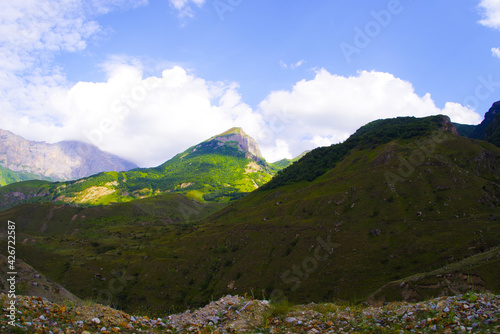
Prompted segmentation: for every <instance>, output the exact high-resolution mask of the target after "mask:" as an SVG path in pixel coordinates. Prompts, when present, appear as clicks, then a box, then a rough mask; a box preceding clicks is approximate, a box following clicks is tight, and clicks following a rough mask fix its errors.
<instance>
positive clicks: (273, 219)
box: [0, 116, 500, 314]
mask: <svg viewBox="0 0 500 334" xmlns="http://www.w3.org/2000/svg"><path fill="white" fill-rule="evenodd" d="M210 142H211V140H209V141H206V142H203V143H201V144H200V146H199V147H198V146H194V147H192V148H190V149H189V150H187V151H186V152H184V153H183V154H181V155H179V156H178V157H177V159H176V160H175V161H177V162H179V161H184V160H186V159H187V161H189V162H192V163H193V164H194V161H195V160H192V159H195V158H196V154H199V153H200V151H203V150H205V149H207V148H208V147H217V148H218V149H220V150H223V151H226V150H227V151H229V152H232V154H236V153H237V152H240V153H244V152H243V151H240V149H239V148H238V147H239V145H236V143H232V146H228V147H226V146H225V145H219V144H218V143H217V141H216V142H212V143H210ZM214 145H216V146H214ZM231 147H233V148H234V150H230V148H231ZM194 149H196V150H194ZM197 152H198V153H197ZM184 154H186V155H184ZM190 154H193V155H195V156H189V155H190ZM244 154H246V153H244ZM183 155H184V156H183ZM203 156H204V154H201V155H199V156H198V157H203ZM181 157H182V159H181ZM245 161H247V160H245ZM252 161H254V160H252ZM165 167H166V166H164V167H162V168H165ZM162 168H160V169H162ZM169 195H170V196H174V195H175V196H180V197H177V199H175V200H174V201H173V202H171V201H172V199H169V200H168V201H166V202H162V204H160V205H158V206H156V207H155V210H153V211H149V209H148V210H145V209H144V208H151V205H152V204H151V203H150V202H146V203H143V202H141V203H140V204H139V203H137V201H131V202H129V203H122V204H114V205H110V206H104V207H92V208H77V207H71V206H67V205H60V204H54V203H43V204H24V205H21V206H17V207H15V208H13V209H10V210H8V211H5V212H1V213H0V222H5V221H7V220H8V219H11V220H12V219H17V222H16V224H18V225H17V233H18V237H19V239H24V240H27V242H26V243H22V244H19V245H18V247H17V249H16V252H17V253H18V255H19V258H22V259H23V260H26V261H27V262H28V263H31V264H36V266H37V269H38V270H40V271H42V272H43V273H44V274H45V275H47V276H48V277H49V278H50V279H52V280H54V281H56V282H58V283H60V284H62V285H63V286H65V287H66V288H67V289H69V290H70V291H72V292H73V293H75V294H76V295H77V296H78V297H80V298H94V299H96V298H97V299H99V298H101V299H102V298H103V296H105V297H106V296H107V297H106V298H105V299H106V302H108V303H110V304H113V305H116V306H117V307H119V308H121V309H124V310H127V311H131V312H132V311H133V312H136V311H138V309H140V307H141V305H148V307H149V308H150V309H151V310H154V312H155V314H165V313H166V312H167V310H170V311H174V310H180V309H185V308H186V307H193V306H197V305H202V304H205V303H206V302H207V301H209V300H214V298H218V297H220V296H223V295H227V294H240V295H244V294H245V293H247V294H248V295H252V294H255V295H259V296H260V295H262V296H263V298H264V299H267V298H272V299H274V300H280V299H283V298H287V299H288V300H290V301H291V302H312V301H314V302H319V301H333V300H339V299H340V300H348V301H350V302H362V301H365V300H367V299H371V300H378V301H389V300H403V299H406V300H420V299H425V298H429V297H432V296H437V295H442V294H449V293H457V292H464V291H466V290H467V289H471V288H474V289H475V290H476V291H493V292H494V293H500V281H499V280H498V275H500V254H499V253H498V247H499V246H500V245H499V240H500V224H499V216H500V210H499V206H500V148H498V147H496V146H494V145H492V144H490V143H487V142H484V141H478V140H471V139H469V138H465V137H462V136H459V135H457V134H456V130H455V128H454V127H453V125H452V124H451V123H450V120H449V118H447V117H445V116H434V117H426V118H412V117H402V118H396V119H388V120H379V121H375V122H371V123H369V124H367V125H365V126H363V127H361V128H360V129H359V130H358V131H356V133H355V134H353V135H352V136H351V137H350V138H349V139H348V140H346V141H345V142H344V143H341V144H337V145H332V146H330V147H324V148H319V149H316V150H313V151H312V152H310V153H308V154H306V155H305V156H304V157H302V158H301V159H300V160H299V161H298V162H296V163H294V164H293V165H291V166H289V167H287V168H286V169H284V170H283V171H281V172H280V173H279V175H277V176H276V177H275V178H273V181H271V182H269V183H267V185H265V186H263V187H260V188H259V189H258V190H256V191H253V192H251V193H250V194H248V195H246V196H245V197H243V198H241V199H239V200H237V201H233V202H231V203H229V205H225V207H224V208H222V209H221V210H219V211H217V212H215V213H213V214H211V215H209V216H208V217H207V216H206V215H205V214H204V212H206V213H208V212H210V211H203V207H200V205H214V204H220V205H221V206H222V205H223V204H224V203H215V202H211V203H204V204H201V203H199V202H197V201H192V200H189V199H188V198H187V197H185V196H183V195H181V194H166V195H163V196H169ZM156 198H157V197H152V198H148V199H144V200H142V201H154V200H155V199H156ZM176 201H177V202H176ZM136 203H137V204H136ZM166 203H171V204H166ZM146 204H147V205H146ZM211 212H213V211H211ZM191 214H192V215H193V216H192V217H193V218H192V219H191V218H190V215H191ZM173 217H176V218H173ZM204 217H206V218H204ZM169 219H170V220H169ZM0 231H1V232H2V233H4V234H5V232H6V231H7V228H6V226H5V223H3V224H2V225H1V226H0ZM0 240H2V239H1V238H0ZM4 244H5V240H3V241H0V247H6V246H5V245H4ZM101 268H103V269H102V270H101ZM96 275H100V276H96ZM96 277H97V278H96ZM104 279H105V280H104ZM111 280H114V282H115V283H117V284H118V282H120V284H119V287H120V289H117V290H116V291H113V292H111V293H108V292H109V283H110V281H111ZM403 283H404V284H403Z"/></svg>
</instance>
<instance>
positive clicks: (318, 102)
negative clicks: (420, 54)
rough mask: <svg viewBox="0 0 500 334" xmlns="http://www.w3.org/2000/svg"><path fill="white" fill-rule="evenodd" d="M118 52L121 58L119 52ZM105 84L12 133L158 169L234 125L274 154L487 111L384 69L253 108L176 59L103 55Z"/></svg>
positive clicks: (63, 94)
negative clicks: (150, 69)
mask: <svg viewBox="0 0 500 334" xmlns="http://www.w3.org/2000/svg"><path fill="white" fill-rule="evenodd" d="M118 59H119V58H118ZM103 68H104V69H106V71H107V73H108V79H107V81H106V82H99V83H93V82H79V83H77V84H76V85H74V86H73V87H70V88H67V89H63V88H59V89H52V90H49V91H48V92H46V93H45V95H43V96H42V97H44V98H45V97H47V98H48V99H47V100H48V102H47V104H46V107H45V108H44V109H43V112H40V110H39V109H38V110H37V111H38V112H37V113H36V115H35V114H30V113H27V115H26V116H25V117H23V118H21V119H19V116H17V118H16V116H13V115H10V116H13V117H11V118H8V117H7V118H6V119H7V120H8V121H10V123H9V124H10V126H9V130H11V131H14V132H15V133H19V134H21V135H24V136H28V138H30V139H39V140H40V139H44V140H47V141H52V142H54V141H58V140H63V139H77V140H83V141H87V142H92V143H94V144H96V145H97V146H99V147H100V148H101V149H103V150H105V151H108V152H111V153H114V154H117V155H120V156H122V157H124V158H126V159H129V160H131V161H133V162H135V163H137V164H138V165H140V166H143V167H149V166H156V165H159V164H161V163H163V162H164V161H166V160H167V159H169V158H171V157H172V156H174V155H175V154H177V153H179V152H181V151H183V150H185V149H187V148H188V147H190V146H192V145H195V144H197V143H199V142H201V141H203V140H205V139H207V138H209V137H211V136H213V135H215V134H217V133H220V132H223V131H225V130H227V129H229V128H231V127H233V126H241V127H243V128H244V130H245V131H246V132H247V133H248V134H249V135H250V136H252V137H254V138H255V139H256V140H257V142H258V143H259V145H260V147H261V151H262V152H263V154H264V157H265V158H266V159H267V160H268V161H276V160H279V159H282V158H285V157H287V158H292V157H294V156H297V155H298V154H300V153H302V152H303V151H305V150H310V149H313V148H315V147H318V146H326V145H330V144H333V143H337V142H340V141H343V140H345V139H346V138H347V137H348V136H349V135H350V134H352V133H353V132H354V131H355V130H357V129H358V128H359V127H360V126H362V125H364V124H366V123H368V122H370V121H372V120H375V119H380V118H388V117H396V116H418V117H422V116H428V115H436V114H440V113H442V114H447V115H449V116H450V117H451V118H452V120H453V121H455V122H460V123H478V122H480V121H481V119H482V118H481V116H480V115H478V114H477V113H475V112H474V111H472V110H470V109H467V108H465V107H463V106H462V105H460V104H457V103H450V102H449V103H446V105H445V107H444V108H443V109H439V108H438V107H436V106H435V104H434V102H433V101H432V99H431V98H430V95H429V94H426V95H424V96H422V97H420V96H418V95H417V94H416V93H415V92H414V89H413V87H412V85H411V84H410V83H409V82H407V81H403V80H401V79H398V78H395V77H394V76H393V75H391V74H388V73H381V72H366V71H363V72H360V73H358V75H356V76H352V77H343V76H338V75H334V74H330V73H329V72H328V71H326V70H324V69H322V70H319V71H318V72H317V74H316V76H315V78H313V79H312V80H302V81H299V82H297V83H296V84H295V86H294V87H293V88H292V89H291V90H289V91H286V90H283V91H277V92H272V93H270V94H269V95H268V96H267V98H266V99H265V100H264V101H262V102H261V103H260V105H259V107H258V109H257V110H252V108H250V107H249V106H248V105H246V104H245V103H243V102H242V99H241V96H240V94H239V92H238V85H237V84H235V83H223V82H209V81H206V80H204V79H202V78H199V77H197V76H195V75H194V74H192V73H189V72H188V71H186V70H185V69H183V68H181V67H179V66H174V67H172V68H169V69H166V70H164V71H163V73H162V74H161V76H158V77H144V75H143V70H142V66H141V64H140V63H138V62H134V61H128V62H127V64H122V63H119V62H117V63H113V62H112V61H109V62H107V63H106V64H105V65H103Z"/></svg>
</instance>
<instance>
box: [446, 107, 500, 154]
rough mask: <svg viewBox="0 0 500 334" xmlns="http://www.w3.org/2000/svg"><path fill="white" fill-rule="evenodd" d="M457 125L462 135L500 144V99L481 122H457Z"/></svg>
mask: <svg viewBox="0 0 500 334" xmlns="http://www.w3.org/2000/svg"><path fill="white" fill-rule="evenodd" d="M455 127H456V128H457V130H458V132H459V133H460V134H461V135H462V136H465V137H468V138H474V139H480V140H486V141H488V142H490V143H492V144H495V145H496V146H500V101H498V102H495V103H493V105H492V106H491V108H490V110H488V112H487V113H486V114H485V115H484V120H483V121H482V122H481V123H480V124H478V125H465V124H455Z"/></svg>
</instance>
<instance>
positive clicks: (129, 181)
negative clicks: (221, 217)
mask: <svg viewBox="0 0 500 334" xmlns="http://www.w3.org/2000/svg"><path fill="white" fill-rule="evenodd" d="M238 131H240V132H242V131H241V129H238ZM243 134H244V133H243ZM224 136H226V137H230V138H234V137H236V138H237V139H238V138H243V137H242V136H241V135H240V134H239V133H237V134H235V133H233V132H229V133H225V134H222V135H219V136H215V137H213V138H211V139H210V140H207V141H205V142H203V143H200V144H198V145H196V146H193V147H191V148H189V149H187V150H186V151H184V152H183V153H180V154H178V155H176V156H175V157H173V158H172V159H170V160H169V161H167V162H165V163H164V164H162V165H160V166H158V167H156V168H143V169H134V170H132V171H128V172H105V173H100V174H97V175H94V176H91V177H87V178H84V179H81V180H77V181H71V182H58V183H53V184H43V185H42V186H41V187H40V188H39V189H33V185H34V183H33V182H27V183H18V184H16V185H15V186H14V187H15V189H16V190H15V192H16V193H18V194H17V195H18V196H15V195H14V193H13V191H12V188H0V210H2V209H7V208H10V207H13V206H14V205H16V204H20V203H33V202H41V201H45V202H49V201H50V202H58V203H73V204H78V205H83V206H90V205H107V204H110V203H119V202H128V201H131V200H134V199H140V198H147V197H151V196H155V195H159V194H165V193H181V194H185V195H186V196H188V197H189V198H194V199H196V200H198V201H200V202H205V201H211V202H214V201H215V202H222V203H227V202H229V201H231V200H234V199H238V198H241V197H242V196H244V195H245V194H247V193H249V192H251V191H253V190H255V189H257V188H258V187H259V186H261V185H263V184H265V183H266V182H268V181H269V180H270V179H271V177H272V175H274V173H275V172H276V171H278V170H279V169H280V168H281V167H280V166H272V165H269V164H267V162H266V161H265V160H264V159H262V158H260V157H258V156H255V155H253V154H251V153H250V152H248V151H244V150H242V148H241V147H239V146H238V142H237V141H224ZM245 136H246V135H245ZM246 140H251V141H253V139H251V138H250V139H248V138H246ZM255 145H256V144H255Z"/></svg>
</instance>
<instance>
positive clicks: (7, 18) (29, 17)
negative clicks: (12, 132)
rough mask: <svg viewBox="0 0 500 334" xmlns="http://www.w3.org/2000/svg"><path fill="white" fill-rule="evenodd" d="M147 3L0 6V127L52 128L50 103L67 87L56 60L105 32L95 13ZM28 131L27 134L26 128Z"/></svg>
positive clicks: (43, 0)
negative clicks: (55, 63)
mask: <svg viewBox="0 0 500 334" xmlns="http://www.w3.org/2000/svg"><path fill="white" fill-rule="evenodd" d="M146 3H147V1H146V0H105V1H101V0H99V1H98V0H90V1H84V2H82V1H80V0H64V1H62V0H59V1H57V0H38V1H29V0H19V1H2V2H0V22H2V24H1V25H0V101H1V102H0V108H1V115H2V127H5V128H7V127H12V126H13V125H14V124H25V123H26V122H27V120H31V122H33V121H36V124H52V123H53V119H52V117H51V116H47V115H49V114H51V113H53V110H52V109H50V105H48V103H47V101H48V100H49V96H50V95H51V94H54V93H56V92H57V91H58V90H60V89H61V87H63V88H64V87H66V86H68V85H69V83H68V82H67V81H66V77H65V74H64V72H63V70H62V69H61V68H59V67H57V66H55V65H54V62H53V60H54V57H55V56H56V55H57V54H60V53H63V52H77V51H81V50H83V49H85V48H86V46H87V42H88V40H89V39H90V38H92V36H95V35H96V34H99V33H100V32H101V27H100V26H99V24H98V23H97V22H96V21H95V20H93V19H92V17H94V16H95V15H99V14H104V13H108V12H110V11H112V10H117V9H124V8H131V7H137V6H140V5H144V4H146ZM24 132H27V130H25V131H24Z"/></svg>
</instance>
